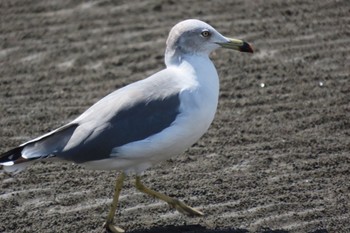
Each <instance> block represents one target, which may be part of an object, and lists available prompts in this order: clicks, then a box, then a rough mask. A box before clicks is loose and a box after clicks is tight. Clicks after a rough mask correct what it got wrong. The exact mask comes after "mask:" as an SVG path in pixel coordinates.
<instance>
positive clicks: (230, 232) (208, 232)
mask: <svg viewBox="0 0 350 233" xmlns="http://www.w3.org/2000/svg"><path fill="white" fill-rule="evenodd" d="M165 232H166V233H250V232H251V231H248V230H247V229H243V228H226V229H218V230H213V229H207V228H206V227H204V226H201V225H185V226H171V225H169V226H162V227H153V228H150V229H142V230H134V231H127V233H165ZM256 232H258V233H289V231H286V230H272V229H269V228H264V229H261V230H259V231H256Z"/></svg>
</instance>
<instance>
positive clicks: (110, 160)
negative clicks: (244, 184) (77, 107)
mask: <svg viewBox="0 0 350 233" xmlns="http://www.w3.org/2000/svg"><path fill="white" fill-rule="evenodd" d="M220 47H223V48H228V49H233V50H238V51H241V52H249V53H253V49H252V47H251V45H250V44H248V43H247V42H245V41H243V40H239V39H232V38H228V37H225V36H223V35H221V34H220V33H219V32H218V31H216V30H215V29H214V28H213V27H212V26H210V25H209V24H207V23H205V22H203V21H200V20H197V19H188V20H185V21H182V22H179V23H178V24H176V25H175V26H174V27H173V28H172V29H171V31H170V33H169V37H168V39H167V41H166V50H165V59H164V60H165V65H166V68H165V69H163V70H161V71H159V72H157V73H155V74H153V75H151V76H150V77H148V78H146V79H143V80H140V81H137V82H135V83H131V84H129V85H127V86H125V87H123V88H120V89H118V90H116V91H114V92H112V93H111V94H109V95H107V96H105V97H104V98H102V99H101V100H99V101H98V102H96V103H95V104H94V105H92V106H91V107H90V108H88V109H87V110H86V111H85V112H84V113H82V114H81V115H80V116H79V117H77V118H76V119H75V120H73V121H71V122H70V123H68V124H66V125H64V126H62V127H60V128H58V129H56V130H53V131H51V132H49V133H47V134H44V135H42V136H40V137H37V138H35V139H33V140H30V141H28V142H25V143H23V144H21V145H19V146H18V147H16V148H14V149H12V150H10V151H7V152H5V153H3V154H1V155H0V165H2V166H3V168H4V170H5V171H8V172H14V173H16V172H19V171H21V170H23V169H25V168H26V167H27V166H28V165H29V164H31V163H33V162H35V161H38V160H43V159H46V160H53V161H55V160H65V161H70V162H74V163H77V164H80V165H83V166H86V167H88V168H92V169H102V170H116V171H118V172H119V175H118V177H117V179H116V184H115V190H114V196H113V201H112V205H111V208H110V211H109V214H108V215H107V219H106V222H105V223H104V225H103V228H104V229H103V230H104V231H107V232H108V231H109V232H113V233H120V232H124V230H123V229H121V228H120V227H118V226H116V225H114V223H113V218H114V215H115V212H116V209H117V205H118V199H119V195H120V192H121V189H122V186H123V181H124V179H125V178H126V175H129V174H135V175H136V181H135V187H136V188H137V189H138V190H139V191H141V192H143V193H145V194H148V195H150V196H152V197H154V198H157V199H160V200H162V201H165V202H166V203H168V204H169V206H170V207H172V208H175V209H176V210H177V211H179V212H180V213H182V214H186V215H189V216H202V215H203V213H202V212H201V211H199V210H197V209H195V208H192V207H190V206H188V205H186V204H185V203H184V202H182V201H180V200H177V199H174V198H171V197H169V196H167V195H164V194H162V193H159V192H156V191H154V190H152V189H150V188H148V187H146V186H145V185H144V184H143V183H142V182H141V178H140V174H141V173H142V172H143V171H145V170H146V169H148V168H150V167H151V166H152V165H154V164H157V163H159V162H161V161H163V160H167V159H169V158H171V157H172V156H175V155H179V154H181V153H183V152H184V151H185V150H186V149H187V148H189V147H190V146H191V145H193V144H194V143H195V142H197V141H198V139H199V138H200V137H201V136H202V135H203V134H204V133H205V132H206V131H207V130H208V128H209V126H210V124H211V122H212V121H213V119H214V115H215V112H216V109H217V105H218V98H219V78H218V74H217V71H216V69H215V66H214V65H213V63H212V61H211V60H210V58H209V55H210V53H211V52H212V51H214V50H216V49H217V48H220Z"/></svg>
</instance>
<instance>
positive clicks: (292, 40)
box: [0, 0, 350, 233]
mask: <svg viewBox="0 0 350 233" xmlns="http://www.w3.org/2000/svg"><path fill="white" fill-rule="evenodd" d="M187 18H199V19H202V20H205V21H207V22H209V23H210V24H212V25H213V26H214V27H216V28H217V29H218V30H219V31H220V32H222V33H223V34H224V35H227V36H234V37H237V38H242V39H245V40H246V41H249V42H252V43H253V45H254V47H255V50H256V53H255V54H254V55H250V54H241V53H237V52H232V51H228V50H220V51H217V52H216V53H215V54H213V55H212V59H213V61H214V63H215V65H216V67H217V69H218V72H219V76H220V78H221V94H220V105H219V109H218V112H217V115H216V118H215V121H214V123H213V124H212V126H211V128H210V130H209V131H208V133H207V134H206V135H205V136H204V137H203V138H202V139H201V140H200V141H199V142H198V143H197V144H195V145H194V146H193V147H192V148H190V149H189V150H188V151H187V152H186V153H185V154H183V155H181V156H178V157H176V158H174V159H172V160H169V161H166V162H163V163H161V164H159V165H158V166H156V167H153V168H152V169H149V170H148V171H147V172H146V173H145V174H144V175H143V180H144V182H145V184H147V185H149V186H150V187H152V188H154V189H156V190H158V191H160V192H164V193H167V194H169V195H171V196H174V197H177V198H180V199H182V200H184V201H186V202H187V203H189V204H190V205H192V206H194V207H196V208H198V209H201V210H202V211H203V212H205V214H206V215H205V216H204V217H202V218H189V217H186V216H182V215H180V214H179V213H177V212H175V211H174V210H171V209H169V208H168V207H167V205H166V204H164V203H161V202H159V201H156V200H153V199H152V198H149V197H146V196H144V195H143V194H140V193H139V192H137V191H136V190H135V188H134V186H133V182H134V181H133V177H130V178H128V179H127V181H126V183H125V186H124V190H123V192H122V197H121V203H120V208H119V210H118V212H117V214H116V221H117V222H118V224H119V226H120V227H122V228H124V229H126V230H127V232H133V233H136V232H148V233H150V232H152V233H154V232H182V233H184V232H186V233H190V232H191V233H194V232H318V233H320V232H350V213H349V209H350V204H349V201H350V182H349V176H350V171H349V167H350V155H349V150H350V118H349V115H350V105H349V101H350V83H349V78H350V77H349V74H350V68H349V67H350V66H349V64H350V2H349V1H347V0H343V1H331V0H320V1H301V0H287V1H279V0H269V1H244V0H238V1H229V0H222V1H207V2H204V1H185V0H178V1H173V0H164V1H159V0H151V1H138V2H137V1H111V0H110V1H108V0H101V1H89V2H83V1H73V0H62V1H43V0H41V1H40V0H34V1H24V0H2V1H1V2H0V20H1V24H0V45H1V47H0V145H1V147H0V151H1V152H5V151H6V150H8V149H10V148H11V147H14V146H16V145H18V144H20V143H23V142H25V141H26V140H28V139H31V138H34V137H36V136H39V135H41V134H43V133H46V132H48V131H49V130H52V129H54V128H56V127H58V126H60V125H62V124H64V123H67V122H68V121H69V120H72V119H73V118H74V117H76V116H78V115H79V114H80V113H81V112H83V111H84V110H85V109H86V108H87V107H89V106H90V105H91V104H93V103H94V102H96V101H97V100H98V99H100V98H102V97H103V96H105V95H106V94H108V93H110V92H112V91H113V90H115V89H117V88H119V87H122V86H124V85H126V84H128V83H131V82H133V81H136V80H140V79H142V78H145V77H147V76H148V75H150V74H152V73H154V72H156V71H158V70H160V69H162V68H163V67H164V64H163V52H164V48H165V40H166V37H167V34H168V32H169V30H170V28H171V27H172V26H173V25H174V24H176V23H177V22H179V21H181V20H183V19H187ZM115 177H116V172H111V171H108V172H106V171H91V170H86V169H84V168H82V167H80V166H77V165H72V164H64V163H50V162H40V163H37V164H35V165H33V166H31V167H30V168H29V169H27V170H26V171H24V172H22V173H20V174H17V175H9V174H5V173H4V172H3V171H0V182H1V184H0V187H1V189H0V209H1V211H0V232H8V233H10V232H100V231H101V225H102V223H103V222H104V219H105V217H106V215H107V213H108V209H109V205H110V202H111V198H112V193H113V186H114V180H115ZM146 229H148V230H146Z"/></svg>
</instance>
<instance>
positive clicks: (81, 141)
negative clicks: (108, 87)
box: [56, 93, 180, 163]
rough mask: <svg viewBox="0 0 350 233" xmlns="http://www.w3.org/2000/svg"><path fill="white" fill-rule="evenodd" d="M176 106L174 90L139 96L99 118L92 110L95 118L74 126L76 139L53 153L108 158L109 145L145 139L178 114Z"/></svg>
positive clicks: (77, 159) (82, 159)
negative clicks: (151, 96) (154, 96)
mask: <svg viewBox="0 0 350 233" xmlns="http://www.w3.org/2000/svg"><path fill="white" fill-rule="evenodd" d="M115 100H116V101H118V99H115ZM109 104H111V102H110V103H109ZM116 104H117V103H116ZM105 107H106V108H108V107H109V106H105ZM179 107H180V99H179V94H178V93H177V94H172V95H170V96H167V97H165V98H158V99H152V100H148V99H140V100H138V101H136V102H133V103H132V105H129V106H128V105H127V106H124V107H123V108H121V109H119V110H118V111H117V112H115V113H114V114H108V116H106V117H107V119H101V118H100V116H99V112H98V111H96V112H95V113H94V114H93V115H95V116H96V119H95V120H92V119H91V118H93V116H89V120H88V121H82V123H80V125H79V127H78V128H77V129H76V132H75V134H76V135H73V138H72V141H78V143H74V142H73V144H72V146H70V145H69V142H68V146H67V148H65V149H64V150H62V151H61V152H60V153H56V156H57V157H59V158H62V159H66V160H71V161H74V162H76V163H83V162H87V161H92V160H100V159H105V158H108V157H109V156H110V154H111V151H112V149H113V148H115V147H120V146H122V145H125V144H127V143H130V142H134V141H139V140H143V139H146V138H147V137H149V136H151V135H154V134H156V133H159V132H161V131H162V130H163V129H165V128H167V127H169V126H170V125H171V124H172V122H174V121H175V119H176V116H177V115H178V114H179ZM96 110H97V109H96ZM98 119H100V121H98ZM96 120H97V121H96ZM79 131H81V132H79ZM79 135H82V136H83V137H84V138H83V137H81V136H79ZM79 137H80V138H79Z"/></svg>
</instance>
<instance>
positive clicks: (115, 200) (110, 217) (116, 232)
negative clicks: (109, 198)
mask: <svg viewBox="0 0 350 233" xmlns="http://www.w3.org/2000/svg"><path fill="white" fill-rule="evenodd" d="M124 179H125V174H124V172H121V173H120V175H119V176H118V178H117V181H116V183H115V189H114V196H113V202H112V206H111V209H110V211H109V214H108V216H107V220H106V222H105V223H104V225H103V228H104V229H105V230H104V231H103V232H105V231H106V230H107V232H108V231H109V232H113V233H122V232H125V231H124V230H123V229H121V228H119V227H117V226H115V225H113V218H114V215H115V211H116V210H117V206H118V200H119V194H120V191H121V190H122V187H123V182H124Z"/></svg>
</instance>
